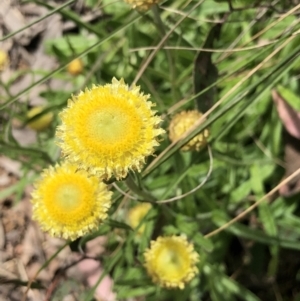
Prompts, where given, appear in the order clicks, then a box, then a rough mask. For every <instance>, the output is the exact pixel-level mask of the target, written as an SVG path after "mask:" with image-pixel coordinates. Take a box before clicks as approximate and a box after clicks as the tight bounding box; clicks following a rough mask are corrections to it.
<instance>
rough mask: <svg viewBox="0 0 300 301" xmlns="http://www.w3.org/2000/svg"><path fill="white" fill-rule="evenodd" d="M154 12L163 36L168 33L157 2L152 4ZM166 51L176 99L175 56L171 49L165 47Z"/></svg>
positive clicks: (173, 95) (157, 25)
mask: <svg viewBox="0 0 300 301" xmlns="http://www.w3.org/2000/svg"><path fill="white" fill-rule="evenodd" d="M152 12H153V15H154V21H155V25H156V27H157V29H158V31H159V32H160V35H161V37H162V38H163V37H164V36H165V35H166V30H165V26H164V23H163V21H162V19H161V17H160V12H159V8H158V6H157V4H156V5H153V6H152ZM165 51H166V55H167V60H168V64H169V68H170V81H171V91H172V97H173V100H176V99H177V93H176V88H175V87H176V72H175V63H174V58H173V55H172V52H171V51H170V50H169V49H165Z"/></svg>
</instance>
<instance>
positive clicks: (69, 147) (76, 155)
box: [57, 78, 164, 179]
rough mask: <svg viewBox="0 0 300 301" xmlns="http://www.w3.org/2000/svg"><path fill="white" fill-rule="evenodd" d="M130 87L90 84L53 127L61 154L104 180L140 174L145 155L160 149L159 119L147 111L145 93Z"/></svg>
mask: <svg viewBox="0 0 300 301" xmlns="http://www.w3.org/2000/svg"><path fill="white" fill-rule="evenodd" d="M139 90H140V88H139V87H136V86H134V87H133V88H132V89H130V88H129V87H128V86H127V85H125V83H124V80H123V79H121V80H120V81H118V80H117V79H115V78H113V80H112V84H106V85H104V86H93V87H92V88H91V89H90V90H89V89H86V90H85V91H84V92H80V93H79V95H78V96H76V97H74V96H73V98H72V99H71V100H69V102H68V107H67V108H66V109H65V110H64V111H63V112H62V113H61V114H60V117H61V119H62V125H61V126H59V127H58V129H57V136H58V138H59V139H60V140H59V141H58V144H59V146H60V147H61V148H62V151H63V154H64V156H65V157H66V158H67V159H68V160H70V161H71V162H73V163H75V164H77V165H78V166H79V167H80V168H83V169H88V170H89V171H90V172H91V173H93V174H96V173H97V174H99V175H100V176H102V177H103V178H104V179H109V178H110V177H111V176H112V175H114V176H115V177H116V178H117V179H121V178H123V177H126V175H127V173H128V171H129V170H130V169H131V170H138V171H140V170H141V167H142V166H143V164H144V163H145V157H147V156H149V155H151V154H153V152H154V148H155V146H157V145H159V143H158V142H157V137H158V136H159V135H160V134H162V133H164V130H163V129H161V128H159V124H160V123H161V118H160V117H158V116H155V111H153V110H152V109H151V107H153V106H154V104H153V103H152V102H150V101H147V100H148V98H149V95H144V94H143V93H141V92H140V91H139Z"/></svg>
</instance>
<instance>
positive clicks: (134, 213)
mask: <svg viewBox="0 0 300 301" xmlns="http://www.w3.org/2000/svg"><path fill="white" fill-rule="evenodd" d="M151 207H152V206H151V205H150V204H149V203H140V204H138V205H136V206H134V207H132V208H131V209H130V210H129V211H128V223H129V225H130V226H131V227H132V228H133V229H135V228H136V227H138V226H139V224H140V223H141V221H142V220H143V219H144V217H145V216H146V214H147V213H148V211H149V210H150V209H151ZM144 231H145V224H142V225H141V226H140V227H139V229H138V230H137V233H138V235H142V234H143V233H144Z"/></svg>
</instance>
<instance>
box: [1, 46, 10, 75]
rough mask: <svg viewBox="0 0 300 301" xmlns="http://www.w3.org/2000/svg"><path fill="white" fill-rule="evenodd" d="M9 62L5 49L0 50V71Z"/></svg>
mask: <svg viewBox="0 0 300 301" xmlns="http://www.w3.org/2000/svg"><path fill="white" fill-rule="evenodd" d="M8 64H9V58H8V55H7V53H6V52H5V51H3V50H0V71H2V70H4V69H5V67H6V66H7V65H8Z"/></svg>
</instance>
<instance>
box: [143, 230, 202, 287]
mask: <svg viewBox="0 0 300 301" xmlns="http://www.w3.org/2000/svg"><path fill="white" fill-rule="evenodd" d="M144 255H145V267H146V269H147V272H148V274H149V275H150V276H151V278H152V280H153V282H154V283H157V284H159V285H160V286H162V287H166V288H177V287H179V288H180V289H183V288H184V286H185V284H186V283H187V282H189V281H190V280H191V279H192V278H193V277H194V276H195V275H196V274H197V273H198V269H197V267H196V264H197V262H198V261H199V255H198V254H197V253H196V252H195V250H194V246H193V245H192V244H190V243H188V241H187V240H186V238H185V237H184V236H168V237H161V236H160V237H158V238H157V240H156V241H151V247H150V249H147V250H146V251H145V254H144Z"/></svg>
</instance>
